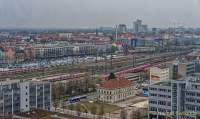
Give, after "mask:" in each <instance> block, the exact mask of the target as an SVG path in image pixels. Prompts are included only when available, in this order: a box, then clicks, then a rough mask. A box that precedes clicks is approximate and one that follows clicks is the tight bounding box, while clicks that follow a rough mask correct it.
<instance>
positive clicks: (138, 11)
mask: <svg viewBox="0 0 200 119" xmlns="http://www.w3.org/2000/svg"><path fill="white" fill-rule="evenodd" d="M199 12H200V0H0V27H1V26H14V27H64V28H72V27H98V26H106V25H108V26H114V25H115V24H119V23H126V24H127V25H129V26H131V24H132V21H133V20H135V19H137V18H141V19H143V20H144V22H146V23H147V24H149V25H151V26H169V25H172V23H173V22H177V24H178V23H179V24H183V25H187V26H195V27H198V26H200V22H199V21H200V14H199Z"/></svg>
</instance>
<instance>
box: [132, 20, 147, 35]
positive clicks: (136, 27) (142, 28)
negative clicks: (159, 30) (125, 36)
mask: <svg viewBox="0 0 200 119" xmlns="http://www.w3.org/2000/svg"><path fill="white" fill-rule="evenodd" d="M133 32H134V33H136V34H137V33H146V32H148V26H147V25H145V24H142V20H139V19H137V20H136V21H135V22H133Z"/></svg>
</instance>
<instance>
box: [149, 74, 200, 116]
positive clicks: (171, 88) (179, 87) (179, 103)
mask: <svg viewBox="0 0 200 119" xmlns="http://www.w3.org/2000/svg"><path fill="white" fill-rule="evenodd" d="M190 78H191V77H190ZM188 79H189V78H187V79H186V80H172V81H168V85H159V84H153V85H151V86H150V87H149V94H150V95H149V119H153V118H161V117H163V118H165V117H168V118H180V119H182V118H183V116H185V117H188V118H189V117H190V119H195V117H197V116H199V115H200V82H199V81H195V80H196V79H195V78H193V79H192V80H190V81H188ZM161 84H164V83H161ZM173 112H176V114H173ZM194 114H195V115H194Z"/></svg>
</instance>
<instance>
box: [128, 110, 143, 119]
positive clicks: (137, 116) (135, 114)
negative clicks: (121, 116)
mask: <svg viewBox="0 0 200 119" xmlns="http://www.w3.org/2000/svg"><path fill="white" fill-rule="evenodd" d="M130 119H142V114H141V112H140V110H138V109H136V110H132V112H131V115H130Z"/></svg>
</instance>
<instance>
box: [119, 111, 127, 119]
mask: <svg viewBox="0 0 200 119" xmlns="http://www.w3.org/2000/svg"><path fill="white" fill-rule="evenodd" d="M120 118H121V119H127V111H126V110H125V109H122V110H121V112H120Z"/></svg>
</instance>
